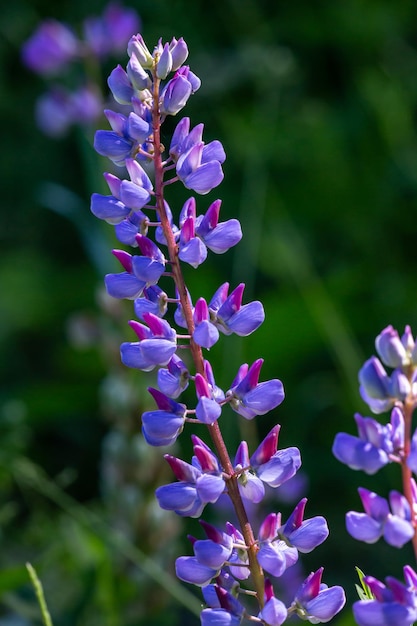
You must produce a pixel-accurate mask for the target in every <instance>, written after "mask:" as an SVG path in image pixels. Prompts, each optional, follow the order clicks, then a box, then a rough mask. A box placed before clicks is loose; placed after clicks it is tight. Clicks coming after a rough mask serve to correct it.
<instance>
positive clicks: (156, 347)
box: [140, 339, 177, 365]
mask: <svg viewBox="0 0 417 626" xmlns="http://www.w3.org/2000/svg"><path fill="white" fill-rule="evenodd" d="M140 347H141V350H142V353H143V356H144V358H145V359H147V360H148V362H149V363H153V364H154V365H166V364H167V363H168V361H169V360H170V358H171V357H172V355H173V354H174V353H175V351H176V349H177V346H176V344H175V343H173V342H172V341H170V340H169V339H144V340H143V341H141V342H140Z"/></svg>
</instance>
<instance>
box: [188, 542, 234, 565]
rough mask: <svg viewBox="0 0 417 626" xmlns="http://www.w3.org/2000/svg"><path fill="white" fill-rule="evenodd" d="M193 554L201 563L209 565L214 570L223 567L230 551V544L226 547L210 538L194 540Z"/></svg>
mask: <svg viewBox="0 0 417 626" xmlns="http://www.w3.org/2000/svg"><path fill="white" fill-rule="evenodd" d="M193 549H194V554H195V556H196V558H197V560H198V562H199V563H201V565H205V566H206V567H211V568H213V569H215V570H218V569H220V568H221V567H223V565H224V562H225V561H227V559H228V558H229V556H230V554H231V552H232V546H230V547H226V546H223V545H222V544H221V543H215V542H214V541H211V540H210V539H203V540H199V541H196V542H195V544H194V546H193Z"/></svg>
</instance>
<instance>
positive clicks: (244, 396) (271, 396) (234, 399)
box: [226, 359, 284, 420]
mask: <svg viewBox="0 0 417 626" xmlns="http://www.w3.org/2000/svg"><path fill="white" fill-rule="evenodd" d="M263 362H264V361H263V359H257V360H256V361H255V362H254V363H252V365H251V366H250V368H248V366H247V365H246V364H245V365H242V366H241V367H240V369H239V372H238V375H237V377H236V378H235V380H234V381H233V383H232V386H231V388H230V389H229V391H227V393H226V398H227V399H228V401H229V404H230V406H231V407H232V409H233V410H234V411H236V413H239V415H242V416H243V417H244V418H245V419H249V420H250V419H253V418H254V417H255V416H256V415H264V414H265V413H268V411H271V410H272V409H275V407H277V406H278V405H279V404H281V402H282V401H283V400H284V388H283V385H282V383H281V381H280V380H278V379H273V380H268V381H265V382H263V383H259V382H258V381H259V374H260V372H261V367H262V364H263Z"/></svg>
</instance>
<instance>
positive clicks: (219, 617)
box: [200, 585, 245, 626]
mask: <svg viewBox="0 0 417 626" xmlns="http://www.w3.org/2000/svg"><path fill="white" fill-rule="evenodd" d="M214 590H215V592H216V595H217V602H216V601H215V602H214V603H213V605H212V606H211V607H210V608H207V609H203V610H202V612H201V615H200V619H201V626H239V624H240V623H241V621H242V619H243V616H244V614H245V609H244V607H243V606H242V604H241V603H240V602H239V601H238V600H237V599H236V598H235V597H234V596H233V595H232V594H231V593H229V591H227V590H226V589H224V588H223V587H220V586H219V585H214ZM211 595H213V594H211Z"/></svg>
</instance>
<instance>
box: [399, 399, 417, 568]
mask: <svg viewBox="0 0 417 626" xmlns="http://www.w3.org/2000/svg"><path fill="white" fill-rule="evenodd" d="M413 411H414V402H413V399H412V398H410V399H409V398H407V399H406V400H405V402H404V404H403V415H404V459H403V461H402V463H401V473H402V483H403V493H404V495H405V497H406V498H407V501H408V503H409V505H410V509H411V521H412V523H413V526H414V536H413V539H412V544H413V549H414V556H415V558H416V561H417V510H416V508H415V502H414V498H413V491H412V488H411V481H412V472H411V469H410V468H409V467H408V465H407V458H408V455H409V454H410V448H411V430H412V418H413Z"/></svg>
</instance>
